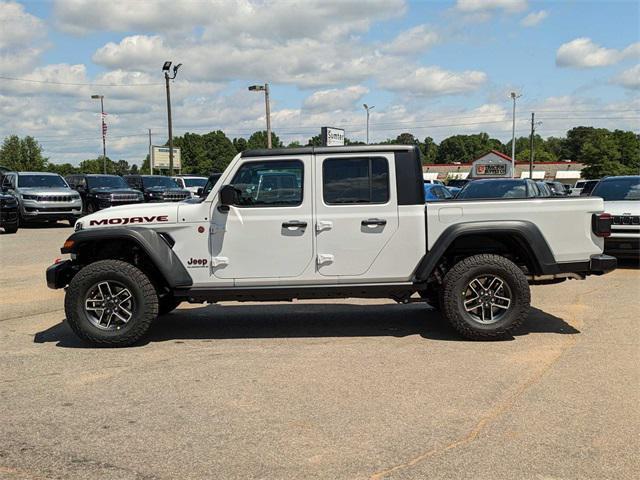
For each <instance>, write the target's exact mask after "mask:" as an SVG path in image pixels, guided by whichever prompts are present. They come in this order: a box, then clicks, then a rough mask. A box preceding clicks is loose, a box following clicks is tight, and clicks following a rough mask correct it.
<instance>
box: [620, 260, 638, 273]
mask: <svg viewBox="0 0 640 480" xmlns="http://www.w3.org/2000/svg"><path fill="white" fill-rule="evenodd" d="M617 268H621V269H623V270H640V259H637V258H619V259H618V267H617Z"/></svg>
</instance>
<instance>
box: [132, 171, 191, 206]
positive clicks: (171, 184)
mask: <svg viewBox="0 0 640 480" xmlns="http://www.w3.org/2000/svg"><path fill="white" fill-rule="evenodd" d="M124 179H125V180H126V181H127V183H128V184H129V186H130V187H131V188H134V189H136V190H138V191H140V192H142V193H143V194H144V201H145V202H180V201H182V200H186V199H187V198H190V197H191V192H190V191H189V190H184V189H182V188H180V187H178V184H177V183H176V182H175V181H174V180H173V179H171V178H170V177H164V176H162V175H125V176H124Z"/></svg>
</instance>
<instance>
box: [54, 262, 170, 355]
mask: <svg viewBox="0 0 640 480" xmlns="http://www.w3.org/2000/svg"><path fill="white" fill-rule="evenodd" d="M64 307H65V313H66V315H67V322H69V326H70V327H71V328H72V329H73V331H74V332H75V333H76V334H77V335H78V336H79V337H80V338H81V339H83V340H85V341H87V342H90V343H92V344H94V345H97V346H110V347H126V346H129V345H132V344H134V343H135V342H136V341H138V340H139V339H140V338H142V336H143V335H145V333H147V331H148V330H149V327H150V326H151V323H152V322H153V321H154V320H155V319H156V318H157V316H158V295H157V293H156V290H155V288H154V287H153V284H152V283H151V281H150V280H149V278H148V277H147V276H146V275H145V274H144V273H143V272H142V271H141V270H140V269H138V268H136V267H135V266H133V265H131V264H130V263H127V262H123V261H120V260H100V261H98V262H95V263H92V264H90V265H87V266H86V267H84V268H83V269H82V270H80V271H79V272H78V273H77V274H76V276H75V277H73V279H72V280H71V283H70V284H69V288H68V289H67V292H66V296H65V302H64Z"/></svg>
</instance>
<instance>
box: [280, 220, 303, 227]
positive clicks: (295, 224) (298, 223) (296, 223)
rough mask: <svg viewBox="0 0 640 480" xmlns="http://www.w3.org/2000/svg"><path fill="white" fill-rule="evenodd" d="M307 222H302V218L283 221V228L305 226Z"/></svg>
mask: <svg viewBox="0 0 640 480" xmlns="http://www.w3.org/2000/svg"><path fill="white" fill-rule="evenodd" d="M306 226H307V222H301V221H300V220H289V221H288V222H283V223H282V228H305V227H306Z"/></svg>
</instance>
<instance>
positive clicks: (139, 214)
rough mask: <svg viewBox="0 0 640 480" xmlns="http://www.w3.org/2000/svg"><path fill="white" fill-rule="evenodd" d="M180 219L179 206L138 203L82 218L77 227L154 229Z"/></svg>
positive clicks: (101, 211)
mask: <svg viewBox="0 0 640 480" xmlns="http://www.w3.org/2000/svg"><path fill="white" fill-rule="evenodd" d="M177 219H178V204H177V203H175V202H173V203H171V202H168V203H138V204H132V205H122V206H119V207H111V208H107V209H105V210H99V211H97V212H95V213H92V214H91V215H86V216H84V217H82V218H81V219H80V220H78V222H76V228H78V227H77V225H78V224H79V223H80V224H82V229H83V230H86V229H88V228H100V227H101V228H104V227H123V226H129V227H146V226H149V227H153V226H158V225H167V224H171V223H176V222H177Z"/></svg>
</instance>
